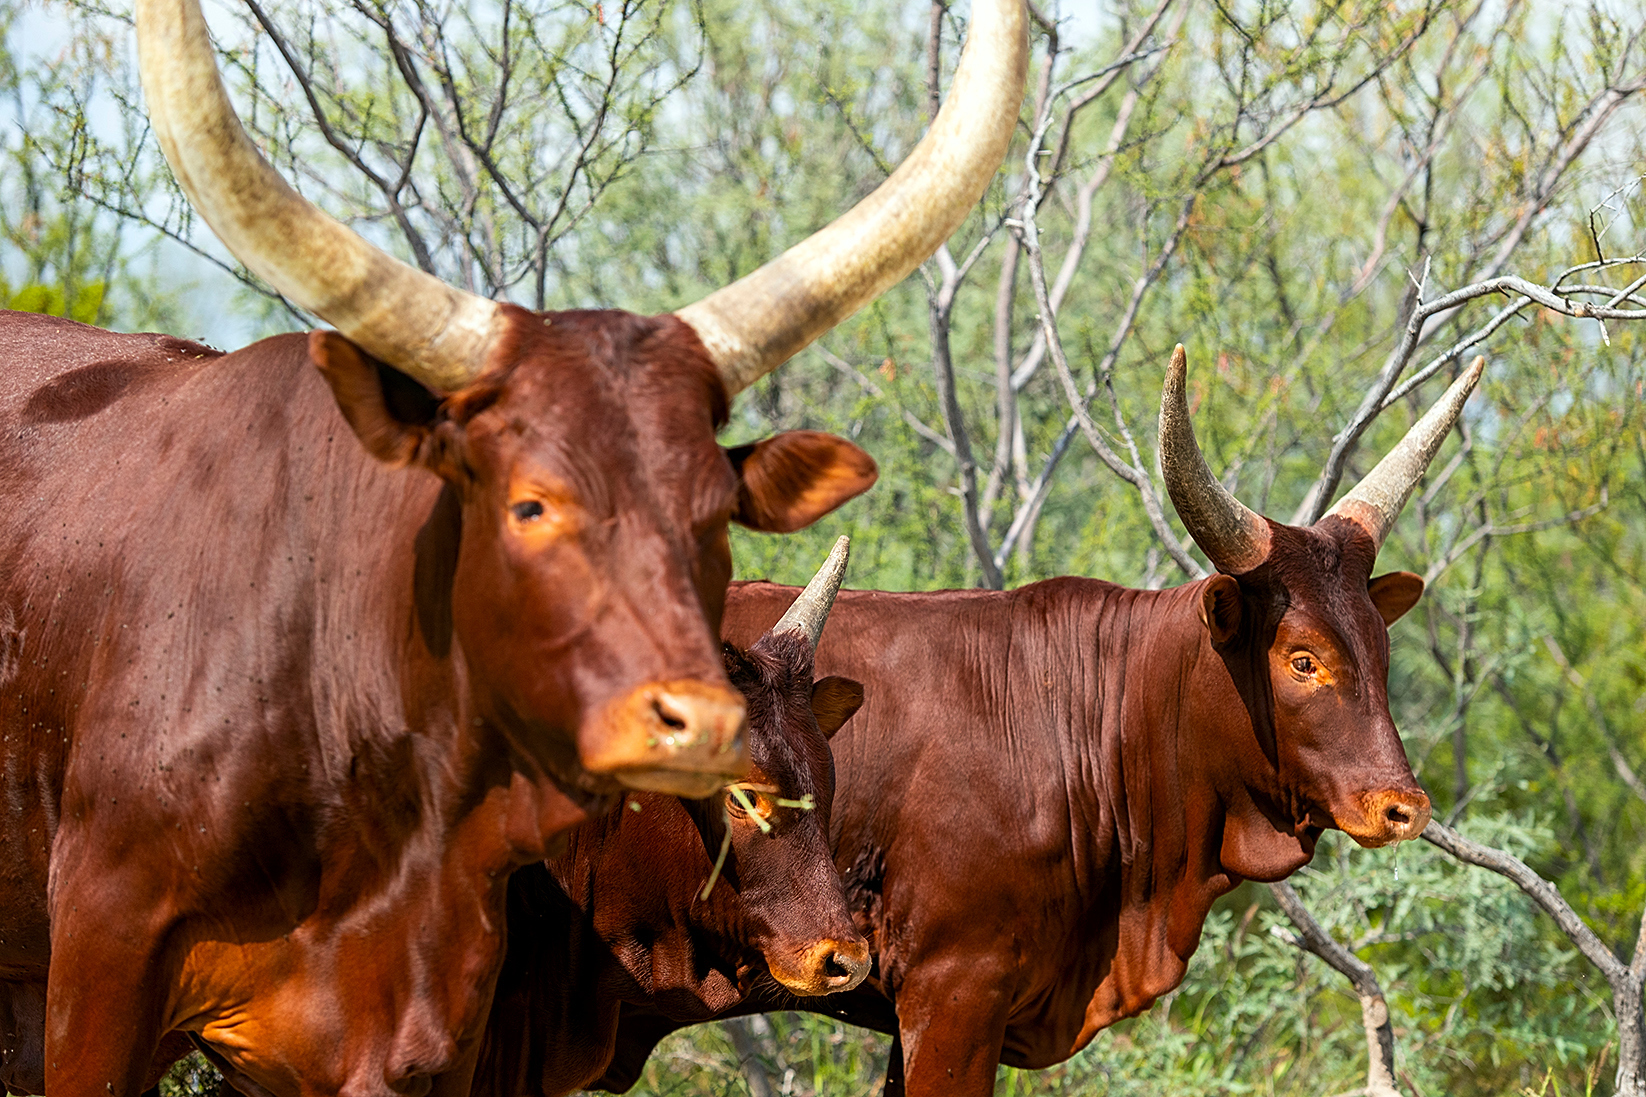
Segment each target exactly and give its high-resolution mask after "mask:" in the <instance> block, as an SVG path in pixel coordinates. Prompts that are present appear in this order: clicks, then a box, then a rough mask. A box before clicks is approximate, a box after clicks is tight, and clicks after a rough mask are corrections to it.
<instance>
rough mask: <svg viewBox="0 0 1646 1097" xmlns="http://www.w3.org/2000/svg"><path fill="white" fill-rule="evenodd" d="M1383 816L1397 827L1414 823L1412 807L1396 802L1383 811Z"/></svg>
mask: <svg viewBox="0 0 1646 1097" xmlns="http://www.w3.org/2000/svg"><path fill="white" fill-rule="evenodd" d="M1383 817H1384V818H1385V819H1387V820H1388V821H1389V822H1391V823H1393V824H1394V825H1395V826H1397V827H1408V826H1411V825H1412V811H1411V809H1410V808H1407V807H1404V806H1402V805H1400V804H1395V805H1394V806H1393V807H1391V808H1389V809H1388V810H1387V811H1385V812H1384V813H1383Z"/></svg>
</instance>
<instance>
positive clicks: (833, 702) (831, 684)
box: [812, 674, 863, 739]
mask: <svg viewBox="0 0 1646 1097" xmlns="http://www.w3.org/2000/svg"><path fill="white" fill-rule="evenodd" d="M862 707H863V683H861V682H854V681H853V680H852V679H850V678H841V677H839V676H838V675H834V674H831V675H829V676H828V677H827V678H819V679H818V680H817V681H815V682H813V683H812V715H813V716H815V717H817V730H818V731H821V732H822V733H823V738H825V739H831V738H833V737H834V733H835V732H837V731H839V730H840V726H841V725H842V724H844V723H845V722H846V721H847V720H850V719H851V718H852V714H853V713H855V712H856V711H857V710H858V709H860V708H862Z"/></svg>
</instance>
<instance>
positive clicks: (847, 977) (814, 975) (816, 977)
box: [766, 936, 869, 997]
mask: <svg viewBox="0 0 1646 1097" xmlns="http://www.w3.org/2000/svg"><path fill="white" fill-rule="evenodd" d="M796 959H797V962H796V964H795V967H794V969H793V970H790V969H789V968H788V966H787V965H786V964H783V963H782V962H781V961H779V962H775V963H774V962H773V960H774V958H773V957H772V956H770V955H768V956H767V958H766V966H767V967H768V968H769V969H771V973H772V978H774V979H776V980H777V981H778V982H779V983H782V984H783V985H784V986H785V987H786V988H788V989H789V990H791V991H793V992H794V993H795V994H801V995H805V996H808V997H815V996H817V995H820V994H839V993H840V992H841V991H844V990H851V989H852V988H853V987H855V986H857V984H859V983H861V982H862V981H863V980H864V978H865V977H866V976H867V975H868V974H869V942H867V941H865V940H864V939H863V938H861V937H856V936H854V937H852V938H850V939H848V940H844V941H836V940H825V941H819V942H817V943H816V944H815V945H812V946H811V947H810V948H808V949H806V950H805V951H804V952H802V953H801V954H800V955H799V956H798V957H797V958H796Z"/></svg>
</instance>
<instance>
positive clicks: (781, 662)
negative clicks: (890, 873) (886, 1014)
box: [699, 537, 869, 995]
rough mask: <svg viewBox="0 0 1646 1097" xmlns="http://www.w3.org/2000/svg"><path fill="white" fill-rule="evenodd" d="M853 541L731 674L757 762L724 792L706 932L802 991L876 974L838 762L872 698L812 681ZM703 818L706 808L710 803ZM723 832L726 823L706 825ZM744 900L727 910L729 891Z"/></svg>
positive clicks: (847, 684) (733, 653)
mask: <svg viewBox="0 0 1646 1097" xmlns="http://www.w3.org/2000/svg"><path fill="white" fill-rule="evenodd" d="M846 552H847V545H846V538H844V537H842V538H840V540H839V541H838V542H837V543H836V544H835V548H834V551H833V552H832V553H831V554H830V555H829V559H828V561H827V562H826V563H825V564H824V565H823V568H822V569H821V570H820V571H819V572H818V573H817V575H816V576H815V577H814V578H813V579H812V581H811V582H810V583H809V584H807V586H806V589H805V590H804V591H802V592H801V594H800V596H799V597H798V598H796V599H795V601H794V604H793V605H792V606H791V607H790V608H789V611H788V612H787V613H785V614H784V615H783V619H782V620H780V621H779V622H778V623H777V624H775V625H773V626H772V627H771V629H769V630H768V631H767V632H766V633H765V635H763V636H761V637H760V639H759V640H757V641H755V643H754V645H753V646H752V647H750V648H749V650H748V651H746V652H745V651H739V650H737V649H736V648H734V647H732V646H730V645H727V646H726V649H725V659H726V672H727V674H728V675H730V677H731V680H732V682H733V683H734V684H735V685H736V686H737V687H738V689H740V690H741V691H742V692H743V696H744V697H746V698H747V699H748V703H749V723H750V725H751V726H755V727H760V728H761V729H762V731H763V733H762V734H761V735H760V736H758V737H756V738H753V739H751V743H750V746H751V753H752V754H753V759H752V761H753V766H752V769H751V771H750V773H749V775H748V777H746V778H745V779H744V780H743V781H741V782H739V783H738V784H737V785H735V786H733V787H734V788H735V789H736V790H737V792H738V793H740V794H741V795H734V794H733V793H731V792H729V791H728V792H726V793H723V794H722V798H723V800H724V804H723V806H724V809H725V814H724V816H723V817H722V819H721V820H715V821H714V822H720V823H721V824H722V825H724V826H726V827H727V828H729V831H730V833H729V836H725V837H726V839H727V840H728V841H729V843H730V853H731V856H730V857H729V859H728V860H727V862H726V868H725V876H726V881H727V885H726V886H721V887H719V888H718V889H717V891H716V892H712V893H711V894H710V896H709V898H710V900H711V902H710V904H709V906H708V908H707V909H705V910H704V911H703V912H702V917H703V918H704V919H705V920H706V921H707V922H709V923H712V924H711V925H709V926H708V927H706V928H709V929H710V930H711V931H713V932H717V933H719V934H720V935H722V936H728V937H733V938H735V944H736V945H737V946H738V947H739V948H741V949H743V950H747V951H757V952H759V953H760V955H761V956H762V957H763V958H764V960H765V963H766V969H767V970H768V971H769V972H770V973H771V975H772V977H773V978H774V979H776V980H777V982H778V983H780V984H781V985H782V986H783V987H785V988H786V989H787V990H789V991H791V992H793V993H795V994H803V995H818V994H833V993H837V992H839V991H843V990H850V989H852V988H853V987H855V986H857V984H858V983H860V982H862V981H863V977H864V976H865V975H867V974H868V972H869V944H868V942H867V941H866V940H864V939H863V936H862V935H861V934H860V933H859V932H858V931H857V929H856V927H855V926H854V925H853V924H852V917H851V909H850V907H849V906H848V905H847V902H846V895H845V892H844V890H843V888H842V886H841V883H840V876H839V875H838V874H837V873H836V871H835V867H834V858H833V857H832V856H831V855H830V852H829V808H830V805H831V803H832V802H833V800H834V760H833V757H832V756H831V755H830V753H829V744H828V740H829V739H830V738H832V737H833V735H834V733H835V732H836V731H839V730H840V727H841V725H842V724H844V723H845V722H846V721H847V720H849V719H851V716H852V714H853V713H855V712H856V711H857V709H858V706H860V705H861V704H862V703H863V687H862V686H861V685H859V684H858V683H857V682H854V681H852V680H850V679H848V678H839V677H833V676H831V677H828V678H821V679H818V680H817V681H815V682H814V681H813V680H812V667H813V662H814V660H815V658H816V654H817V641H818V638H819V637H820V636H821V635H822V633H823V624H824V622H825V621H826V620H827V618H828V613H829V607H830V606H831V605H833V603H834V596H835V594H836V593H838V592H839V590H840V583H841V581H842V579H844V578H845V573H846ZM699 813H700V815H701V814H702V813H703V809H699ZM706 829H707V830H708V834H707V835H706V837H711V840H712V835H713V834H714V832H715V830H716V829H718V828H717V827H716V826H713V825H711V826H709V827H708V828H706ZM731 888H735V891H736V900H735V905H734V906H733V908H732V909H731V910H728V909H726V907H727V905H728V897H727V895H726V893H727V892H728V890H729V889H731Z"/></svg>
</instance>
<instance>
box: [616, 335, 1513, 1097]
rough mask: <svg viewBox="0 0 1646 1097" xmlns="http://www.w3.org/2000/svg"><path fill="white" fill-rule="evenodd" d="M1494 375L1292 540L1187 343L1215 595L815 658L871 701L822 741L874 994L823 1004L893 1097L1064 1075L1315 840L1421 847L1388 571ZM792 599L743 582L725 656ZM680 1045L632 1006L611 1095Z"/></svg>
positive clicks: (889, 610)
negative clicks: (871, 1050)
mask: <svg viewBox="0 0 1646 1097" xmlns="http://www.w3.org/2000/svg"><path fill="white" fill-rule="evenodd" d="M1481 367H1482V363H1480V362H1478V361H1477V362H1476V364H1475V365H1474V366H1473V367H1471V368H1470V369H1469V370H1468V371H1467V373H1466V374H1465V376H1463V377H1462V378H1460V379H1459V381H1458V382H1457V383H1456V384H1455V385H1454V386H1453V387H1452V388H1451V390H1450V391H1448V393H1447V394H1446V396H1445V397H1444V398H1443V399H1442V400H1441V401H1440V403H1439V404H1437V405H1436V407H1435V408H1434V409H1433V410H1431V412H1430V413H1429V414H1428V415H1427V416H1425V418H1424V419H1423V420H1422V421H1421V422H1419V423H1418V424H1417V425H1416V426H1415V427H1414V428H1413V429H1412V431H1411V432H1410V433H1409V434H1408V435H1407V437H1406V439H1405V440H1404V441H1403V442H1402V443H1401V444H1400V446H1399V447H1397V448H1396V450H1395V451H1394V452H1392V453H1391V454H1390V455H1389V456H1388V457H1386V458H1385V459H1384V461H1383V462H1381V463H1380V464H1379V465H1378V467H1377V468H1376V469H1375V470H1373V472H1372V473H1370V474H1369V475H1368V476H1367V477H1366V479H1365V480H1363V481H1362V482H1361V484H1360V485H1359V486H1358V487H1357V488H1356V489H1355V490H1354V491H1353V492H1351V493H1350V494H1349V495H1348V496H1347V497H1346V498H1345V499H1343V500H1342V501H1341V502H1340V503H1339V504H1338V505H1337V507H1336V508H1334V510H1333V511H1332V512H1331V513H1330V514H1329V515H1327V516H1326V517H1325V518H1323V519H1321V520H1320V521H1319V522H1317V523H1315V524H1314V525H1313V526H1310V527H1307V528H1299V527H1295V526H1287V525H1281V524H1280V523H1277V522H1272V521H1269V520H1267V519H1264V518H1261V517H1260V516H1258V515H1256V514H1253V513H1252V512H1251V511H1249V510H1247V509H1246V508H1245V507H1243V506H1241V504H1240V503H1239V502H1237V501H1236V500H1235V499H1234V498H1233V497H1232V496H1230V495H1229V493H1228V492H1227V491H1225V490H1224V489H1223V488H1222V486H1221V485H1220V484H1219V483H1218V481H1217V480H1216V478H1215V477H1213V476H1212V475H1211V472H1210V471H1209V470H1208V469H1207V467H1206V465H1205V462H1204V461H1203V460H1202V458H1201V456H1200V451H1199V448H1198V447H1197V446H1196V445H1195V442H1194V437H1193V433H1192V430H1191V428H1190V426H1189V420H1188V410H1187V406H1186V404H1185V402H1184V397H1183V375H1184V363H1183V358H1182V353H1181V348H1179V353H1178V354H1177V355H1176V356H1174V358H1173V362H1172V368H1171V371H1170V372H1169V374H1168V378H1167V383H1166V393H1165V397H1164V398H1163V401H1162V411H1161V464H1162V467H1163V470H1164V472H1165V474H1166V481H1167V486H1168V488H1169V490H1170V493H1171V497H1172V501H1173V503H1174V505H1175V506H1176V508H1177V511H1178V514H1179V515H1180V516H1181V517H1182V518H1183V520H1184V524H1185V525H1186V526H1187V528H1188V530H1189V532H1190V533H1191V534H1192V535H1193V536H1194V538H1195V540H1196V541H1197V542H1198V543H1199V545H1200V546H1201V548H1202V549H1203V550H1204V551H1205V552H1206V555H1207V556H1208V558H1210V560H1211V561H1212V563H1213V564H1214V565H1215V566H1216V567H1217V568H1218V569H1219V574H1216V575H1213V576H1211V577H1209V578H1207V579H1203V580H1200V581H1198V582H1194V583H1189V584H1187V585H1186V586H1182V587H1178V588H1176V589H1174V590H1165V591H1144V590H1129V589H1126V588H1123V587H1118V586H1115V585H1113V584H1110V583H1104V582H1099V581H1096V580H1088V579H1075V578H1063V579H1053V580H1049V581H1047V582H1042V583H1035V584H1031V585H1029V586H1026V587H1023V588H1021V589H1019V590H1016V591H1011V592H1005V593H999V592H987V591H945V592H937V593H931V594H888V593H880V592H875V591H844V592H842V593H841V595H840V598H839V601H838V602H837V603H836V604H835V608H834V612H833V615H832V617H831V620H830V629H829V635H828V636H827V637H825V639H824V641H823V643H822V645H821V647H820V648H819V650H818V657H817V665H818V668H819V670H820V671H822V672H824V673H832V674H845V675H849V676H851V677H853V678H856V679H858V680H861V681H862V682H863V683H864V685H865V689H866V692H867V698H868V699H867V702H866V704H865V705H864V707H863V708H862V710H861V711H859V712H858V714H857V715H856V717H855V718H854V719H853V720H852V721H851V722H850V723H849V724H848V725H847V726H846V727H845V728H843V729H842V730H841V731H840V733H839V734H838V735H836V736H835V738H834V740H833V748H834V756H835V767H836V775H837V776H836V792H835V803H834V816H833V830H832V842H833V846H834V851H835V864H836V865H837V867H838V868H839V869H840V873H841V876H842V878H843V879H844V880H845V883H846V890H847V894H848V896H849V897H850V898H851V901H852V905H853V909H854V911H855V912H856V914H857V917H858V919H859V924H860V926H861V927H862V928H863V929H864V930H865V932H866V933H867V934H868V935H869V938H870V941H871V943H872V944H873V946H874V951H875V959H876V972H875V976H874V978H872V979H871V980H870V981H869V982H866V983H865V984H864V985H863V987H861V988H859V989H858V990H857V991H855V992H853V993H851V994H847V995H842V996H839V997H835V998H831V999H828V1000H827V1001H825V1002H820V1003H818V1004H817V1005H816V1006H814V1007H813V1008H816V1009H819V1010H822V1011H824V1012H828V1013H830V1014H831V1015H833V1016H837V1017H841V1018H844V1019H846V1020H848V1021H851V1022H853V1023H856V1024H862V1025H866V1026H868V1027H871V1028H876V1029H879V1030H880V1031H883V1032H887V1033H890V1034H892V1035H893V1036H894V1037H895V1040H894V1042H893V1047H892V1056H891V1064H890V1070H889V1077H888V1080H887V1086H886V1089H887V1092H888V1093H891V1094H904V1093H907V1094H920V1095H923V1097H930V1095H936V1094H944V1095H956V1097H980V1095H984V1094H988V1093H990V1092H992V1089H993V1086H994V1078H995V1071H996V1067H997V1065H998V1064H999V1063H1002V1062H1004V1063H1007V1064H1010V1065H1012V1066H1018V1067H1045V1066H1050V1065H1052V1064H1054V1063H1057V1062H1060V1061H1062V1060H1064V1059H1067V1058H1068V1057H1069V1056H1071V1055H1073V1054H1074V1053H1075V1052H1077V1051H1079V1050H1080V1049H1081V1048H1083V1047H1085V1046H1086V1044H1087V1043H1089V1042H1090V1041H1091V1039H1092V1038H1093V1037H1094V1036H1095V1035H1096V1034H1097V1033H1098V1032H1099V1031H1100V1030H1102V1029H1103V1028H1105V1027H1107V1026H1109V1025H1111V1024H1113V1023H1114V1022H1116V1021H1118V1020H1120V1019H1122V1018H1125V1017H1131V1016H1134V1015H1136V1014H1138V1013H1140V1012H1142V1011H1143V1010H1145V1009H1147V1008H1148V1007H1149V1005H1150V1004H1151V1003H1152V1002H1153V1001H1154V1000H1155V999H1156V998H1157V997H1158V996H1159V995H1161V994H1164V993H1165V992H1167V991H1169V990H1171V989H1172V988H1173V987H1175V986H1177V985H1178V983H1179V982H1180V981H1181V980H1182V978H1183V974H1184V971H1185V968H1186V965H1187V963H1188V959H1189V957H1190V956H1191V955H1192V954H1193V952H1194V950H1195V947H1196V945H1197V944H1198V943H1199V940H1200V932H1201V927H1202V926H1203V924H1204V921H1205V918H1206V914H1207V912H1208V910H1209V909H1210V908H1211V905H1212V903H1213V901H1214V900H1216V899H1217V897H1218V896H1220V895H1223V894H1225V893H1226V892H1228V891H1229V890H1230V889H1232V888H1233V887H1235V886H1236V885H1237V884H1239V883H1240V882H1241V881H1242V880H1246V879H1252V880H1279V879H1281V878H1283V877H1285V876H1286V875H1287V874H1289V873H1291V872H1293V871H1295V870H1296V869H1298V868H1299V867H1301V866H1302V865H1304V864H1306V863H1307V862H1308V861H1309V858H1310V857H1311V856H1312V855H1313V852H1314V847H1315V840H1316V839H1317V837H1318V836H1319V834H1320V832H1321V830H1322V829H1324V828H1328V827H1336V828H1340V829H1342V830H1344V831H1346V832H1347V833H1348V834H1349V835H1351V836H1352V837H1353V838H1354V839H1355V840H1356V841H1358V842H1360V843H1361V844H1362V845H1367V846H1381V845H1386V844H1388V843H1391V842H1396V841H1401V840H1404V839H1409V838H1413V837H1416V836H1417V834H1418V833H1419V832H1420V831H1421V830H1422V829H1423V827H1424V826H1425V825H1426V824H1427V822H1428V819H1429V800H1428V797H1427V796H1426V795H1425V794H1424V793H1423V791H1422V789H1421V788H1419V787H1418V784H1417V782H1416V781H1415V780H1414V778H1413V776H1412V771H1411V769H1410V767H1409V766H1408V764H1407V761H1406V755H1405V752H1404V750H1403V748H1402V746H1401V742H1400V738H1399V735H1398V734H1397V732H1396V729H1395V726H1394V721H1393V720H1392V718H1391V717H1390V715H1389V706H1388V696H1387V685H1386V682H1387V676H1388V669H1389V639H1388V627H1389V626H1390V625H1392V624H1393V623H1394V622H1395V621H1396V620H1397V619H1399V618H1400V616H1401V615H1402V614H1404V613H1405V612H1406V611H1407V610H1408V609H1410V608H1411V607H1412V605H1413V604H1415V603H1416V601H1417V599H1418V597H1419V595H1420V594H1421V593H1422V589H1423V583H1422V580H1421V579H1419V578H1418V577H1417V576H1415V575H1411V574H1408V573H1405V572H1395V573H1392V574H1388V575H1381V576H1377V577H1375V578H1374V577H1372V564H1373V561H1374V559H1375V557H1376V555H1377V551H1378V548H1379V546H1380V545H1381V544H1382V542H1383V539H1384V536H1385V535H1386V533H1387V532H1388V530H1389V528H1390V526H1391V525H1392V524H1393V522H1394V520H1395V517H1396V515H1398V513H1399V511H1400V508H1401V506H1402V505H1403V504H1404V502H1405V500H1406V498H1407V496H1408V494H1409V493H1410V491H1411V489H1412V487H1413V485H1414V484H1415V483H1416V481H1417V479H1418V477H1420V476H1421V475H1422V473H1423V470H1424V468H1425V467H1426V466H1427V464H1428V461H1429V459H1430V458H1431V457H1432V456H1433V454H1434V452H1435V450H1436V449H1437V448H1438V446H1439V444H1440V442H1441V440H1442V439H1443V438H1444V436H1445V434H1446V432H1447V431H1448V430H1449V429H1450V426H1451V424H1452V422H1453V421H1454V420H1455V418H1456V416H1457V414H1458V412H1459V410H1460V409H1461V407H1462V404H1463V401H1464V399H1465V398H1466V397H1467V395H1468V393H1469V392H1470V391H1471V390H1472V388H1473V386H1474V384H1475V382H1476V381H1477V380H1478V378H1479V374H1480V370H1481ZM792 597H793V594H792V592H791V590H790V589H789V588H785V587H778V586H773V585H771V584H767V583H751V584H734V585H733V587H732V590H731V593H730V595H729V598H728V602H727V609H726V619H725V627H724V634H725V635H726V637H727V638H728V639H729V640H731V641H732V642H734V643H736V642H741V641H742V640H744V639H745V638H747V637H750V636H753V635H757V634H758V633H759V631H760V630H761V629H763V628H765V627H767V625H768V624H769V623H770V622H771V621H772V620H773V619H774V618H775V617H776V616H777V614H778V613H779V612H781V608H782V606H783V605H786V604H787V603H788V601H789V599H790V598H792ZM745 1008H747V1007H745ZM768 1008H792V1006H787V1005H781V1004H780V1003H778V1002H775V1001H773V1002H769V1003H768ZM672 1027H674V1026H672V1025H671V1024H669V1023H668V1022H667V1021H666V1019H660V1018H659V1017H658V1016H657V1015H656V1012H655V1011H646V1010H639V1009H637V1010H631V1011H628V1012H626V1013H625V1016H624V1019H623V1022H622V1033H621V1036H620V1044H621V1046H620V1048H619V1051H618V1052H617V1054H616V1057H615V1058H614V1061H613V1067H612V1070H611V1071H610V1072H609V1073H608V1074H607V1076H606V1078H605V1079H604V1080H603V1081H602V1083H601V1085H602V1086H604V1087H606V1088H610V1089H617V1090H621V1089H624V1088H627V1086H628V1085H630V1084H632V1083H633V1081H634V1078H635V1077H636V1076H637V1075H638V1071H639V1067H640V1064H642V1063H643V1062H644V1059H645V1056H646V1054H647V1053H649V1051H650V1049H651V1047H652V1045H653V1044H654V1043H655V1041H656V1040H657V1039H658V1038H660V1037H661V1035H663V1034H664V1033H666V1032H667V1031H669V1030H670V1029H671V1028H672Z"/></svg>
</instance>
